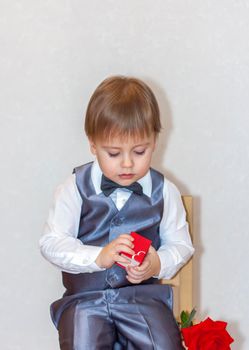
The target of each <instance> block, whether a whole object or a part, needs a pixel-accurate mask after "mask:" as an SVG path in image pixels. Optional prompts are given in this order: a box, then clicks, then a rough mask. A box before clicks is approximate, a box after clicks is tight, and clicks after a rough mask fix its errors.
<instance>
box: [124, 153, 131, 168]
mask: <svg viewBox="0 0 249 350" xmlns="http://www.w3.org/2000/svg"><path fill="white" fill-rule="evenodd" d="M132 165H133V160H132V159H131V157H129V156H127V157H123V159H122V167H123V168H131V167H132Z"/></svg>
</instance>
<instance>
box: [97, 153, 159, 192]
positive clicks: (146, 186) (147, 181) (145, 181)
mask: <svg viewBox="0 0 249 350" xmlns="http://www.w3.org/2000/svg"><path fill="white" fill-rule="evenodd" d="M102 174H103V173H102V170H101V169H100V166H99V163H98V161H97V159H95V161H94V162H93V165H92V170H91V178H92V182H93V186H94V189H95V191H96V193H97V194H100V193H101V192H102V191H101V188H100V184H101V178H102ZM137 182H138V183H139V184H140V185H141V186H142V188H143V193H144V194H145V195H146V196H148V197H151V192H152V180H151V175H150V171H148V172H147V173H146V174H145V175H144V176H143V177H142V178H141V179H139V180H137Z"/></svg>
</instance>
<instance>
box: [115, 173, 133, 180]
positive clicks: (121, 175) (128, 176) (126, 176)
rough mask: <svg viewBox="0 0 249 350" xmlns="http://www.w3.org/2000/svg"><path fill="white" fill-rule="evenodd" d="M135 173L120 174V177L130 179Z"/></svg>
mask: <svg viewBox="0 0 249 350" xmlns="http://www.w3.org/2000/svg"><path fill="white" fill-rule="evenodd" d="M133 176H134V174H120V175H119V177H120V178H121V179H123V180H130V179H132V178H133Z"/></svg>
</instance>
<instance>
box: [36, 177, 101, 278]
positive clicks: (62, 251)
mask: <svg viewBox="0 0 249 350" xmlns="http://www.w3.org/2000/svg"><path fill="white" fill-rule="evenodd" d="M81 206H82V199H81V196H80V194H79V192H78V189H77V186H76V183H75V175H74V174H73V175H71V176H70V177H69V178H68V179H67V180H66V181H65V182H64V183H63V184H62V185H60V186H58V188H57V189H56V191H55V194H54V199H53V204H52V206H51V208H50V210H49V216H48V219H47V221H46V224H45V227H44V232H43V234H42V236H41V238H40V240H39V245H40V250H41V253H42V255H43V256H44V257H45V259H47V260H48V261H50V262H51V263H52V264H53V265H55V266H57V267H58V268H59V269H60V270H62V271H65V272H70V273H74V274H77V273H82V272H95V271H102V270H103V269H101V268H99V267H98V265H97V264H96V263H95V260H96V258H97V256H98V255H99V253H100V251H101V249H102V247H96V246H90V245H84V244H83V243H82V242H81V240H79V239H77V235H78V227H79V220H80V214H81Z"/></svg>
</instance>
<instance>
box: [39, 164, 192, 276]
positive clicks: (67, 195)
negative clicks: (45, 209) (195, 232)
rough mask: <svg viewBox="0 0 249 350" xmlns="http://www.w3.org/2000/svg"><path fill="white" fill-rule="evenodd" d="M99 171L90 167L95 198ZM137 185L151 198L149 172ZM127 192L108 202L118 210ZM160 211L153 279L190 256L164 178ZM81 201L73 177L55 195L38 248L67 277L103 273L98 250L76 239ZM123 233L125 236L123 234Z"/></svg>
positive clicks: (177, 198)
mask: <svg viewBox="0 0 249 350" xmlns="http://www.w3.org/2000/svg"><path fill="white" fill-rule="evenodd" d="M101 177H102V171H101V169H100V167H99V164H98V162H97V161H95V162H94V163H93V166H92V170H91V178H92V182H93V185H94V188H95V191H96V193H97V194H99V193H101V192H102V191H101V189H100V183H101ZM138 182H139V183H140V184H141V186H142V187H143V193H144V194H146V195H147V196H151V191H152V180H151V175H150V171H149V172H148V173H147V174H146V175H145V176H144V177H143V178H141V179H140V180H138ZM131 193H132V192H131V191H129V190H127V189H121V188H118V189H116V190H115V191H114V192H113V193H112V194H111V198H112V200H113V201H114V203H115V205H116V207H117V209H118V210H120V209H121V208H122V207H123V205H124V204H125V203H126V201H127V200H128V198H129V197H130V195H131ZM163 198H164V211H163V217H162V220H161V223H160V230H159V234H160V239H161V245H160V247H159V249H158V250H157V253H158V255H159V258H160V262H161V270H160V274H159V276H157V278H166V279H169V278H171V277H173V276H174V275H175V274H176V272H177V271H178V270H179V269H180V268H181V267H182V266H183V265H184V264H185V263H186V262H187V261H188V259H189V258H190V257H191V256H192V254H193V253H194V248H193V246H192V243H191V239H190V235H189V231H188V223H187V222H186V213H185V209H184V207H183V204H182V200H181V195H180V193H179V191H178V189H177V188H176V186H175V185H174V184H173V183H171V182H170V181H169V180H167V179H166V178H164V186H163ZM82 205H84V203H82V198H81V196H80V194H79V192H78V188H77V185H76V179H75V175H74V174H72V175H71V176H70V177H69V178H68V179H67V180H66V181H65V182H64V183H63V184H61V185H60V186H58V188H57V189H56V191H55V195H54V201H53V204H52V206H51V208H50V211H49V216H48V220H47V222H46V224H45V228H44V232H43V234H42V236H41V238H40V241H39V244H40V249H41V253H42V255H43V256H44V257H45V258H46V259H47V260H48V261H50V262H51V263H52V264H54V265H55V266H57V267H58V268H59V269H60V270H62V271H65V272H69V273H74V274H77V273H82V272H83V273H85V272H89V273H91V272H95V271H101V270H104V269H102V268H100V267H98V265H97V264H96V263H95V260H96V258H97V256H98V255H99V253H100V251H101V249H102V247H97V246H90V245H84V244H83V243H82V242H81V240H79V239H78V238H77V236H78V228H79V220H80V214H81V207H82ZM124 233H125V232H124ZM127 233H129V232H127Z"/></svg>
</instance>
